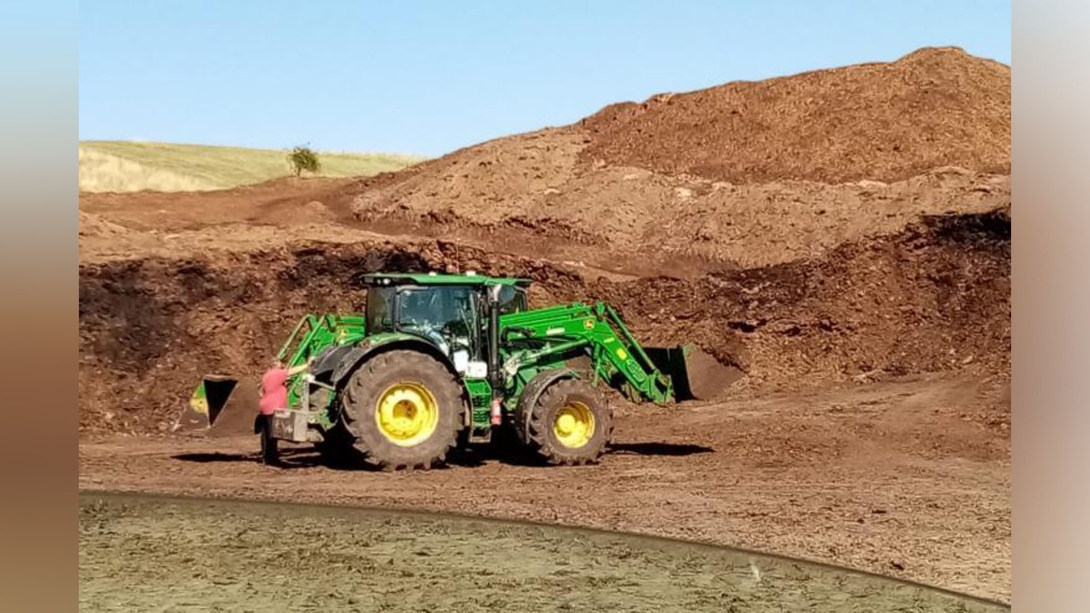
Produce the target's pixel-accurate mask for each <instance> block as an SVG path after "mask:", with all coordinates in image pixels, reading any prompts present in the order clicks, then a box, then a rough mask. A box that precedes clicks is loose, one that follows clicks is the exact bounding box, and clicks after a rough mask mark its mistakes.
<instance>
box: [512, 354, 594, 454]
mask: <svg viewBox="0 0 1090 613" xmlns="http://www.w3.org/2000/svg"><path fill="white" fill-rule="evenodd" d="M578 378H579V373H578V372H577V371H576V370H574V369H572V368H553V369H550V370H544V371H542V372H539V373H538V374H537V375H535V376H534V378H533V379H530V382H529V383H527V384H526V387H524V388H522V395H520V396H519V400H518V406H517V407H516V409H515V426H516V427H515V429H516V430H517V432H518V437H519V440H520V441H522V443H523V444H527V445H528V444H529V443H530V420H529V419H527V418H528V417H529V415H530V411H532V410H533V408H534V405H535V404H537V399H538V398H540V397H541V394H542V393H544V392H545V389H546V388H548V387H549V386H550V385H552V384H553V383H556V382H557V381H560V380H561V379H578Z"/></svg>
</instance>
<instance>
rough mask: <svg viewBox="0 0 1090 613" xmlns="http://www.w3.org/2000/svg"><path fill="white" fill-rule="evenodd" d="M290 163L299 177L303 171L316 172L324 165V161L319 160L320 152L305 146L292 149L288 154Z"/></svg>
mask: <svg viewBox="0 0 1090 613" xmlns="http://www.w3.org/2000/svg"><path fill="white" fill-rule="evenodd" d="M288 164H290V165H291V170H292V172H293V173H295V176H297V177H298V176H300V175H302V174H303V172H309V173H316V172H318V170H319V169H321V167H322V163H321V162H320V161H318V154H317V153H314V151H313V150H311V148H310V147H305V146H299V147H296V148H294V149H292V150H291V153H289V154H288Z"/></svg>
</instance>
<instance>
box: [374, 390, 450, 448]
mask: <svg viewBox="0 0 1090 613" xmlns="http://www.w3.org/2000/svg"><path fill="white" fill-rule="evenodd" d="M375 423H376V424H378V430H379V432H381V433H382V435H383V436H385V437H386V438H387V439H389V440H390V442H392V443H393V444H395V445H399V446H401V447H412V446H414V445H419V444H420V443H422V442H424V441H426V440H428V438H429V437H431V435H432V434H434V433H435V429H436V427H438V425H439V404H438V403H437V402H435V396H432V395H431V392H429V391H428V388H426V387H424V386H423V385H420V384H419V383H404V382H403V383H396V384H394V385H391V386H390V387H388V388H386V391H384V392H383V393H382V394H381V395H380V396H379V398H378V403H376V405H375Z"/></svg>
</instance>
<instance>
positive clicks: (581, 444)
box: [523, 379, 613, 465]
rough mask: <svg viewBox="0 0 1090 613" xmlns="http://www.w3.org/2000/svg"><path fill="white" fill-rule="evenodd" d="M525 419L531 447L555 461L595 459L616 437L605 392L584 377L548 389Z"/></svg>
mask: <svg viewBox="0 0 1090 613" xmlns="http://www.w3.org/2000/svg"><path fill="white" fill-rule="evenodd" d="M523 418H524V419H525V420H526V426H527V432H526V433H527V438H528V441H527V443H528V444H529V447H530V448H531V449H532V450H533V451H534V452H536V453H537V454H538V455H540V456H542V457H543V458H545V459H546V460H547V461H549V462H551V463H553V464H560V465H578V464H587V463H589V462H593V461H595V460H597V459H598V457H599V456H601V455H602V452H603V451H604V450H605V447H606V445H607V444H609V442H610V439H611V438H612V436H613V411H612V409H610V408H609V404H608V403H607V402H606V399H605V397H604V396H603V395H602V393H601V392H599V391H598V390H596V389H594V388H593V387H591V385H590V384H589V383H587V382H586V381H583V380H580V379H561V380H559V381H557V382H556V383H553V384H552V385H550V386H549V387H547V388H545V390H544V391H543V392H542V393H541V395H540V396H538V398H537V401H536V402H534V404H533V405H531V406H530V407H529V408H528V414H527V415H525V416H523Z"/></svg>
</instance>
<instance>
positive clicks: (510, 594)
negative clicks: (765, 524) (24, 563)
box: [79, 495, 1007, 613]
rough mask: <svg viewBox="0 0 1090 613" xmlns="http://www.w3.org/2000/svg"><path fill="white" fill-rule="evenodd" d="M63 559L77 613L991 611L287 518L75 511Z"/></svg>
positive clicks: (87, 500)
mask: <svg viewBox="0 0 1090 613" xmlns="http://www.w3.org/2000/svg"><path fill="white" fill-rule="evenodd" d="M292 537H294V538H292ZM79 553H80V585H79V587H80V590H79V591H80V610H81V611H134V610H139V611H145V610H149V609H152V608H154V609H155V610H159V611H184V610H195V609H200V610H216V611H220V610H230V611H267V610H269V609H270V608H272V609H274V610H281V609H290V610H293V611H328V610H337V611H420V610H426V611H437V612H438V611H457V612H458V613H468V612H471V611H496V610H499V611H510V610H512V609H514V610H518V611H649V610H650V611H694V612H695V611H724V610H727V611H739V612H742V611H745V612H753V613H760V612H766V611H767V612H770V611H785V610H802V609H815V608H816V609H819V610H837V611H845V612H847V611H859V612H863V611H915V612H924V611H948V612H955V611H956V612H961V613H968V612H970V611H974V612H977V611H979V612H984V611H1003V610H1007V609H1005V608H1004V607H1000V606H991V605H989V604H987V603H981V602H975V601H972V600H967V599H963V598H958V597H954V596H952V595H949V594H944V593H938V592H933V591H931V590H927V589H921V588H920V587H918V586H914V585H907V584H903V583H898V582H894V581H890V580H887V579H879V578H877V577H873V576H866V575H861V574H856V573H851V572H844V571H840V570H838V569H832V568H827V567H820V566H810V565H801V564H799V563H797V562H791V561H786V560H780V559H775V558H767V557H764V556H759V555H750V554H747V553H745V552H736V551H724V550H720V549H716V548H711V547H706V546H692V545H686V544H681V543H675V542H669V541H662V540H654V539H647V538H637V537H633V536H627V535H613V534H604V533H599V532H593V531H586V530H572V529H563V528H556V527H551V526H541V525H530V524H521V523H519V524H516V523H500V522H496V521H478V520H468V519H464V518H459V517H450V516H429V515H425V514H421V513H412V514H405V513H390V512H375V511H370V510H349V509H338V508H329V507H313V506H303V505H276V506H272V505H261V504H254V503H239V502H233V501H231V502H228V501H218V502H208V501H202V500H185V499H172V498H160V497H154V498H146V497H133V496H101V495H83V496H81V497H80V551H79Z"/></svg>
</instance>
